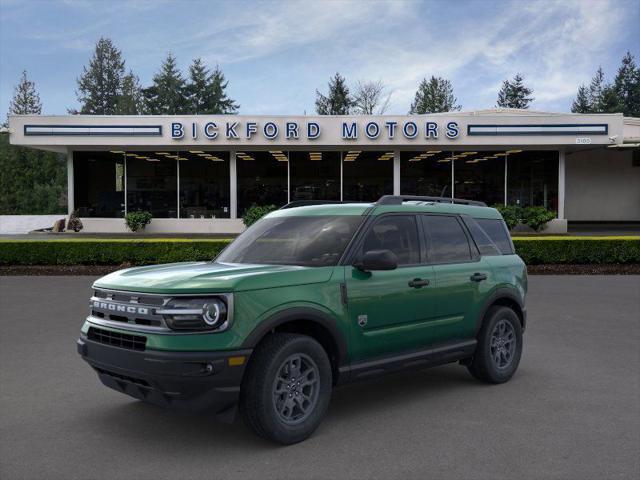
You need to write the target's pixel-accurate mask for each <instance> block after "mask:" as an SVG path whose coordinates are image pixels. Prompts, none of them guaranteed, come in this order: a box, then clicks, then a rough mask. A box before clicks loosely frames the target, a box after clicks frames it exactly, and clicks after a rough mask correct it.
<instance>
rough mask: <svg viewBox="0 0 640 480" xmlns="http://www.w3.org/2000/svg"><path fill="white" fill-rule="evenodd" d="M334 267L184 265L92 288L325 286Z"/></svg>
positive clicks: (138, 272)
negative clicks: (319, 284)
mask: <svg viewBox="0 0 640 480" xmlns="http://www.w3.org/2000/svg"><path fill="white" fill-rule="evenodd" d="M332 272H333V267H313V268H312V267H299V266H293V265H245V264H233V263H212V262H185V263H171V264H165V265H153V266H147V267H135V268H128V269H126V270H119V271H117V272H113V273H110V274H109V275H106V276H104V277H102V278H100V279H98V280H97V281H96V282H95V284H94V286H95V287H98V288H108V289H113V290H127V291H134V292H142V293H207V292H238V291H244V290H258V289H263V288H277V287H286V286H290V285H305V284H311V283H321V282H326V281H328V280H329V279H330V278H331V273H332Z"/></svg>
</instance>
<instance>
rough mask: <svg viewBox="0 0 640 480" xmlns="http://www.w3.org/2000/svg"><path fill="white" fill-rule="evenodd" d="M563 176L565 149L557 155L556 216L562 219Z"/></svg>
mask: <svg viewBox="0 0 640 480" xmlns="http://www.w3.org/2000/svg"><path fill="white" fill-rule="evenodd" d="M564 178H565V150H564V149H562V150H560V152H559V157H558V218H559V219H561V220H564V195H565V191H564Z"/></svg>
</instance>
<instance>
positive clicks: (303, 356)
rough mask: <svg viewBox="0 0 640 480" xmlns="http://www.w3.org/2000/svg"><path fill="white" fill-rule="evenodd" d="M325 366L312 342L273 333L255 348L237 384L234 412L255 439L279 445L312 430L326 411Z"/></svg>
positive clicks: (328, 384)
mask: <svg viewBox="0 0 640 480" xmlns="http://www.w3.org/2000/svg"><path fill="white" fill-rule="evenodd" d="M331 388H332V373H331V363H330V362H329V358H328V356H327V353H326V352H325V350H324V349H323V348H322V346H321V345H320V344H319V343H318V342H316V341H315V340H314V339H313V338H311V337H308V336H306V335H297V334H292V333H275V334H272V335H270V336H268V337H267V338H265V339H264V340H263V341H262V342H261V343H260V344H259V345H258V347H257V348H256V350H255V352H254V353H253V355H252V357H251V363H250V364H249V367H248V369H247V372H246V374H245V378H244V380H243V382H242V391H241V394H240V413H241V414H242V417H243V418H244V420H245V422H246V423H247V425H248V426H249V427H250V428H252V429H253V430H254V431H255V432H256V433H257V434H258V435H260V436H262V437H264V438H267V439H269V440H272V441H275V442H278V443H282V444H285V445H288V444H292V443H297V442H300V441H302V440H304V439H306V438H307V437H309V435H311V434H312V433H313V432H314V430H315V429H316V428H317V427H318V425H319V424H320V422H321V421H322V418H323V417H324V414H325V412H326V410H327V407H328V406H329V400H330V397H331Z"/></svg>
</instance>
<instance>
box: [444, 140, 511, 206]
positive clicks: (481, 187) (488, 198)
mask: <svg viewBox="0 0 640 480" xmlns="http://www.w3.org/2000/svg"><path fill="white" fill-rule="evenodd" d="M505 155H506V153H505V152H504V151H497V152H491V151H477V152H476V151H461V152H454V156H453V158H454V161H455V166H454V178H455V189H454V197H456V198H464V199H466V200H479V201H481V202H485V203H486V204H487V205H497V204H504V157H505Z"/></svg>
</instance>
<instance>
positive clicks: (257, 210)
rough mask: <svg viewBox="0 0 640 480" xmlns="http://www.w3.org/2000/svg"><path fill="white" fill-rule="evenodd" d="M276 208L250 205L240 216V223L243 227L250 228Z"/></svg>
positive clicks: (273, 206)
mask: <svg viewBox="0 0 640 480" xmlns="http://www.w3.org/2000/svg"><path fill="white" fill-rule="evenodd" d="M276 209H277V207H276V206H275V205H256V204H253V205H251V206H250V207H249V208H248V209H247V211H246V212H245V214H244V215H243V216H242V223H244V226H245V227H250V226H251V225H253V224H254V223H256V222H257V221H258V220H260V219H261V218H262V217H264V216H265V215H266V214H267V213H269V212H273V211H274V210H276Z"/></svg>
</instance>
